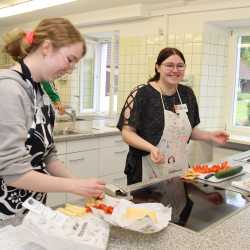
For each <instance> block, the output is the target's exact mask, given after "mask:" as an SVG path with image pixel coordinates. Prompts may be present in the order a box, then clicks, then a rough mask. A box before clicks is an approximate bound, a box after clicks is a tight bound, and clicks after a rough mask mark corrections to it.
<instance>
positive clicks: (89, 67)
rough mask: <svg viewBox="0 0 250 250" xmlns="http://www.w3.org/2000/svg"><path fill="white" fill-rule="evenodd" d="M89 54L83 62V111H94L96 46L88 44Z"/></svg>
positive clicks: (81, 96)
mask: <svg viewBox="0 0 250 250" xmlns="http://www.w3.org/2000/svg"><path fill="white" fill-rule="evenodd" d="M87 48H88V49H87V54H86V56H85V57H84V59H83V60H82V65H81V69H82V73H81V83H82V84H81V94H80V103H81V110H82V111H83V112H84V111H91V110H93V109H94V84H95V81H94V79H95V77H94V75H95V44H93V43H89V42H87Z"/></svg>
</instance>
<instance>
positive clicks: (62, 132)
mask: <svg viewBox="0 0 250 250" xmlns="http://www.w3.org/2000/svg"><path fill="white" fill-rule="evenodd" d="M92 133H93V132H92V131H81V130H76V129H60V130H58V129H56V130H54V132H53V134H54V136H65V135H83V134H84V135H86V134H92Z"/></svg>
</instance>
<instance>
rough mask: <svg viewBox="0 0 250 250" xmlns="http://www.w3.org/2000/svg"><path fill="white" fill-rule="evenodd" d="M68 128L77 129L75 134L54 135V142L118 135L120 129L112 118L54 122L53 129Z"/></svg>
mask: <svg viewBox="0 0 250 250" xmlns="http://www.w3.org/2000/svg"><path fill="white" fill-rule="evenodd" d="M67 128H70V129H72V130H74V131H77V133H75V134H62V135H59V136H56V135H55V136H54V141H55V142H61V141H73V140H80V139H88V138H94V137H102V136H112V135H119V134H120V131H119V130H118V129H117V128H116V123H115V121H114V120H112V119H103V120H91V121H76V122H75V123H72V122H59V123H56V124H55V131H58V130H64V129H65V130H66V129H67Z"/></svg>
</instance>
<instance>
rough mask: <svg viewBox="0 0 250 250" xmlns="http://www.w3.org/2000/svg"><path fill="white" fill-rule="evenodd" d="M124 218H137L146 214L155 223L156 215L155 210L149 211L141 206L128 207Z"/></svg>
mask: <svg viewBox="0 0 250 250" xmlns="http://www.w3.org/2000/svg"><path fill="white" fill-rule="evenodd" d="M124 216H125V218H126V219H128V220H139V219H142V218H144V217H146V216H148V217H149V218H150V219H151V220H152V221H153V222H154V223H157V215H156V212H155V211H150V210H148V209H147V208H142V207H134V208H133V207H130V208H128V209H127V211H126V213H125V215H124Z"/></svg>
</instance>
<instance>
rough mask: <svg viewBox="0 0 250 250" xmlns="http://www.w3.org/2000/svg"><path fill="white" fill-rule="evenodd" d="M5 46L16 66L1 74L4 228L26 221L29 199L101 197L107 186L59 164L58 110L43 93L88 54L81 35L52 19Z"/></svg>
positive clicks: (9, 37) (17, 33)
mask: <svg viewBox="0 0 250 250" xmlns="http://www.w3.org/2000/svg"><path fill="white" fill-rule="evenodd" d="M4 41H5V45H4V51H5V52H6V53H7V54H9V55H10V56H11V57H12V59H13V60H14V61H16V63H15V65H14V66H12V67H11V68H10V69H5V70H1V71H0V117H1V119H0V141H1V144H0V183H1V185H0V227H1V226H3V225H5V224H10V223H12V224H14V223H16V222H17V221H19V218H22V216H23V212H24V209H23V207H22V203H23V202H24V201H25V200H26V199H27V198H29V197H33V198H35V199H37V200H39V201H41V202H45V201H46V193H47V192H69V193H73V194H76V195H80V196H85V197H92V196H93V197H100V196H102V194H103V190H104V186H105V184H104V183H103V182H102V181H100V180H97V179H80V178H77V177H75V176H73V175H72V174H71V173H70V172H69V171H68V170H67V169H66V168H65V167H64V165H63V164H62V163H61V162H60V161H59V160H58V158H57V154H56V152H57V151H56V148H55V144H54V140H53V126H54V111H53V108H52V106H51V104H50V101H49V99H48V97H47V96H46V95H45V94H44V92H43V89H42V88H41V82H42V81H53V80H55V79H56V78H58V77H60V76H62V75H64V74H66V73H71V72H72V69H73V67H74V66H75V64H76V63H78V62H79V60H80V59H81V58H82V57H83V56H84V55H85V53H86V46H85V41H84V39H83V37H82V36H81V34H80V32H79V31H78V30H77V29H76V28H75V27H74V26H73V25H72V23H71V22H70V21H68V20H67V19H64V18H49V19H44V20H42V21H41V22H40V23H39V24H38V25H37V27H36V28H35V29H34V30H33V31H32V32H24V31H22V30H19V29H15V30H13V31H11V32H9V33H7V34H6V35H5V36H4ZM83 171H87V170H84V169H83Z"/></svg>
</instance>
